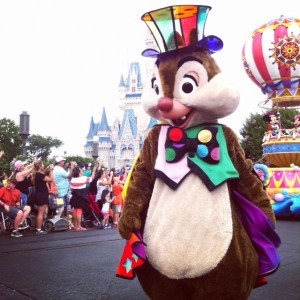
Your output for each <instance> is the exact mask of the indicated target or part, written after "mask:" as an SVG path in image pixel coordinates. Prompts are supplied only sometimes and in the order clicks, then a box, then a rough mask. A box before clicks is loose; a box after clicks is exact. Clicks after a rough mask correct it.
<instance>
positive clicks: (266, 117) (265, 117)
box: [262, 115, 271, 123]
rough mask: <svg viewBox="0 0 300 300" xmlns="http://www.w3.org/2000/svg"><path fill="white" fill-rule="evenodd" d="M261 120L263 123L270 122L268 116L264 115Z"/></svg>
mask: <svg viewBox="0 0 300 300" xmlns="http://www.w3.org/2000/svg"><path fill="white" fill-rule="evenodd" d="M262 119H263V120H264V121H265V122H268V123H269V122H270V121H271V119H270V116H269V115H264V116H263V118H262Z"/></svg>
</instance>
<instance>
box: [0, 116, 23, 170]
mask: <svg viewBox="0 0 300 300" xmlns="http://www.w3.org/2000/svg"><path fill="white" fill-rule="evenodd" d="M21 146H22V139H21V137H20V136H19V126H17V125H16V124H15V122H14V121H12V120H10V119H7V118H3V119H0V150H3V151H4V153H5V154H4V155H3V156H2V158H1V159H0V170H1V172H6V173H7V175H9V173H8V172H9V171H10V162H11V161H12V160H13V158H14V157H16V156H18V155H20V153H21Z"/></svg>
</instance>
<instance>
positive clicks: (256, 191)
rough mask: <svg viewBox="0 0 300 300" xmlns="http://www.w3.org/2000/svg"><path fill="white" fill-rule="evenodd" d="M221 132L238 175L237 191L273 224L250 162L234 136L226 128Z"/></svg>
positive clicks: (265, 197) (265, 196)
mask: <svg viewBox="0 0 300 300" xmlns="http://www.w3.org/2000/svg"><path fill="white" fill-rule="evenodd" d="M223 130H224V134H225V137H226V139H227V147H228V152H229V156H230V157H231V159H232V162H233V164H234V166H235V167H236V169H237V171H238V173H239V174H240V180H239V182H238V184H237V190H238V191H239V192H240V193H241V194H242V195H243V196H244V197H246V198H248V199H249V200H250V201H251V202H252V203H253V204H254V205H256V206H257V207H259V208H260V209H261V210H262V211H263V212H264V213H265V214H266V215H267V216H268V217H269V218H270V219H271V221H272V222H273V223H275V216H274V211H273V209H272V205H271V203H270V199H269V197H268V195H267V192H266V191H265V189H264V187H263V184H262V182H261V181H260V180H259V178H258V177H257V176H256V175H255V174H254V173H253V164H252V161H251V160H250V159H246V158H245V152H244V150H243V149H242V147H241V146H240V143H239V140H238V138H237V136H236V134H235V133H234V132H233V131H232V130H231V129H230V128H229V127H226V126H223Z"/></svg>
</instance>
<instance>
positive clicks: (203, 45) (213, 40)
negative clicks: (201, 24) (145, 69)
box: [142, 35, 223, 58]
mask: <svg viewBox="0 0 300 300" xmlns="http://www.w3.org/2000/svg"><path fill="white" fill-rule="evenodd" d="M190 47H197V48H198V49H203V50H208V51H209V53H210V54H213V53H215V52H217V51H220V50H221V49H222V48H223V41H222V40H221V39H220V38H219V37H217V36H215V35H209V36H206V37H204V38H203V39H201V40H200V41H198V42H197V43H196V44H194V45H190V46H188V47H183V48H190ZM183 48H179V49H176V50H171V51H169V52H175V51H178V50H181V49H183ZM167 53H168V52H159V51H157V50H155V49H146V50H144V51H143V52H142V56H144V57H153V58H156V57H158V56H159V55H161V54H167Z"/></svg>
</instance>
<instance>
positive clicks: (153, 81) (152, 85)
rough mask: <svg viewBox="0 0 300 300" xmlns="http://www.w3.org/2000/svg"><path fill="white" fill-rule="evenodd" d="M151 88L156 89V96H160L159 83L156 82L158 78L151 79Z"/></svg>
mask: <svg viewBox="0 0 300 300" xmlns="http://www.w3.org/2000/svg"><path fill="white" fill-rule="evenodd" d="M151 87H152V89H154V91H155V93H156V95H159V87H158V82H157V80H156V77H153V78H152V79H151Z"/></svg>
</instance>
